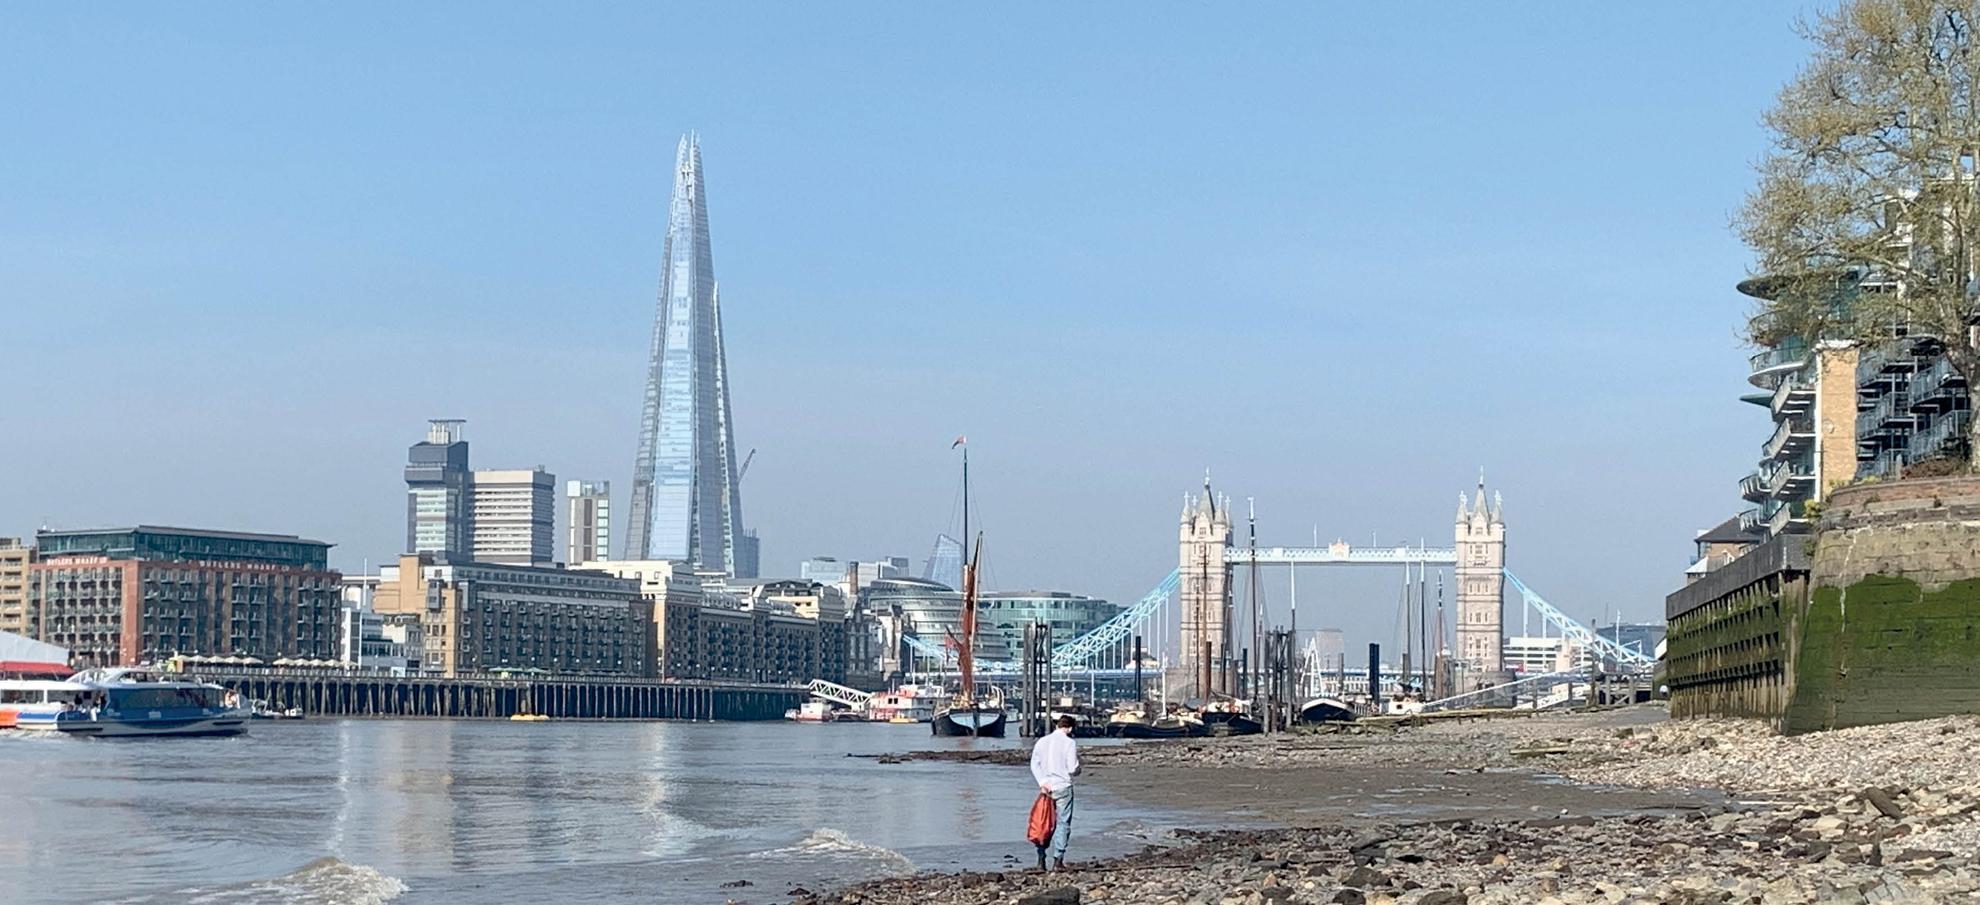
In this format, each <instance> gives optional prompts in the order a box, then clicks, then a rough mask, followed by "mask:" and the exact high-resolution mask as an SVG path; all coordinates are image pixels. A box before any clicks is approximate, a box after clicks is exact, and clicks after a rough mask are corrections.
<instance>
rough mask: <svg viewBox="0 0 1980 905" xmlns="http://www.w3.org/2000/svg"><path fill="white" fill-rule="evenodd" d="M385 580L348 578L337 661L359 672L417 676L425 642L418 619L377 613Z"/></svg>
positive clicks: (342, 595)
mask: <svg viewBox="0 0 1980 905" xmlns="http://www.w3.org/2000/svg"><path fill="white" fill-rule="evenodd" d="M382 581H383V579H382V577H381V576H378V575H346V576H344V578H343V581H342V583H341V586H340V588H339V590H340V600H339V602H338V613H339V615H338V629H337V660H338V662H341V663H344V664H346V665H348V666H350V667H354V668H356V669H360V670H377V671H382V672H389V673H391V674H393V675H417V674H419V672H420V671H421V669H420V667H421V658H422V657H424V656H425V643H424V641H423V639H422V638H421V635H420V625H419V617H418V616H416V615H407V614H403V613H395V614H391V615H386V614H383V613H380V612H378V610H377V607H376V606H375V605H374V601H375V600H376V598H377V596H378V586H379V585H380V584H381V583H382Z"/></svg>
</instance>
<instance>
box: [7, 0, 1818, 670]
mask: <svg viewBox="0 0 1980 905" xmlns="http://www.w3.org/2000/svg"><path fill="white" fill-rule="evenodd" d="M1809 11H1810V8H1809V7H1808V6H1807V5H1806V4H1801V3H1761V2H1755V3H1739V4H1727V3H1716V2H1689V3H1670V4H1629V5H1625V4H1574V3H1536V4H1518V5H1513V6H1506V5H1500V4H1471V5H1457V4H1443V5H1437V6H1434V7H1416V6H1409V5H1397V4H1358V5H1355V4H1297V5H1270V4H1265V5H1257V6H1243V7H1230V6H1212V5H1204V4H1147V5H1139V6H1135V7H1132V8H1127V7H1113V8H1102V7H1075V8H1065V7H1062V6H1058V5H1045V4H1014V5H998V6H996V7H994V8H993V7H983V8H975V9H972V8H962V7H953V6H910V5H894V6H876V7H869V8H855V7H848V6H844V5H819V4H705V5H702V6H698V7H690V6H685V5H661V4H645V3H626V4H594V5H587V6H584V7H582V8H579V9H576V10H566V9H559V8H550V7H541V6H536V5H524V4H464V3H463V4H444V3H432V4H414V5H406V4H382V3H381V4H360V3H352V4H337V5H332V6H302V5H294V6H246V7H223V6H220V5H204V6H195V7H177V8H169V9H168V8H163V7H158V8H147V7H120V8H110V7H75V6H61V5H56V6H40V7H25V6H13V7H8V8H6V9H4V10H0V83H4V84H5V85H6V86H7V89H6V91H5V94H6V97H7V103H6V104H5V105H0V124H4V130H5V134H6V135H7V136H8V139H9V140H6V141H0V199H4V200H0V386H5V387H7V388H8V390H9V392H6V393H5V394H4V395H0V398H3V399H5V401H4V402H0V474H5V475H6V476H7V477H6V480H4V481H0V535H12V534H32V532H33V531H34V530H35V529H36V528H37V527H39V526H43V525H48V526H54V527H66V528H76V527H92V526H102V525H112V524H134V523H146V524H171V525H188V526H199V527H211V528H224V529H231V530H254V531H273V532H281V533H295V534H302V535H305V536H308V537H314V538H319V539H322V540H326V541H331V542H334V543H335V544H336V545H337V546H336V547H335V548H334V550H333V557H332V558H333V563H335V564H336V565H338V566H340V567H342V568H344V569H345V570H347V571H358V570H361V569H363V568H366V567H367V566H370V567H375V565H376V564H377V563H378V562H379V561H381V560H386V559H390V558H391V557H394V556H395V555H396V554H397V553H398V552H399V548H400V547H401V546H402V545H403V543H404V533H405V525H404V517H405V498H404V494H405V488H404V484H403V482H402V480H401V473H400V472H401V469H402V468H403V466H404V461H405V454H406V447H407V445H408V444H410V443H413V442H415V441H417V440H419V439H420V438H421V436H422V435H423V433H424V430H425V419H427V418H431V417H453V418H465V419H467V422H468V424H467V435H468V438H469V440H470V442H471V444H472V452H473V458H474V463H475V465H476V466H477V467H484V468H515V467H523V468H526V467H530V466H534V465H542V466H545V467H546V468H548V469H549V470H551V471H552V472H555V473H556V474H557V475H558V476H559V478H560V479H569V478H584V479H592V480H610V481H611V482H612V484H613V488H614V491H615V495H616V497H617V499H616V500H615V503H616V504H617V505H618V506H620V507H621V508H620V511H621V512H623V511H624V508H623V507H624V505H625V498H626V496H627V494H628V492H629V490H630V487H631V470H632V459H633V454H634V451H635V446H636V436H635V434H636V430H637V427H638V420H639V403H640V395H641V390H642V386H643V382H644V379H645V353H646V339H647V334H648V331H649V329H650V325H651V322H652V317H653V314H654V311H653V307H654V299H655V294H656V290H657V283H658V268H659V259H660V254H661V244H662V241H663V239H664V233H665V226H666V208H667V198H668V193H669V191H670V189H671V180H672V165H673V160H674V151H675V146H676V142H677V141H678V140H679V137H680V136H681V134H682V133H684V132H687V131H689V130H695V131H697V132H698V133H699V134H700V136H701V142H702V152H703V159H704V163H705V171H706V178H707V185H708V199H709V202H708V203H709V208H710V214H709V220H710V232H711V235H712V238H713V248H714V260H715V272H716V275H717V278H718V279H719V281H720V284H721V287H722V300H723V323H724V327H725V329H726V330H727V339H726V347H727V350H728V355H729V368H730V377H731V381H732V397H733V406H734V413H735V414H734V417H735V422H736V439H737V444H738V446H739V448H741V449H743V450H748V449H755V450H757V454H756V459H755V462H754V464H753V465H752V467H751V469H750V471H749V473H748V476H747V480H746V481H745V482H744V484H743V497H744V503H745V510H744V511H745V517H746V519H747V521H748V522H749V524H750V525H751V526H752V527H754V528H756V529H757V530H758V531H759V532H760V534H761V535H762V538H763V561H764V571H765V572H766V573H767V574H769V575H794V574H795V573H796V572H797V570H798V564H799V563H800V562H801V561H802V560H804V559H805V558H808V557H811V556H814V555H828V556H836V557H838V558H840V559H862V560H870V559H874V558H878V557H881V556H889V555H899V556H907V557H910V558H912V559H914V560H915V565H916V568H917V569H918V568H919V567H920V562H921V560H922V559H923V558H924V557H926V556H927V553H928V550H929V547H930V545H931V543H932V540H933V538H934V536H935V534H936V533H937V532H939V531H943V530H948V531H950V532H952V533H953V532H955V530H956V520H957V513H956V488H957V484H958V482H957V473H956V470H957V462H956V458H955V454H954V453H952V452H951V451H950V450H949V445H950V441H952V440H953V439H954V438H955V437H956V436H957V435H958V434H967V435H968V436H969V438H970V450H971V468H972V478H973V487H974V492H973V496H972V509H973V515H974V516H975V518H974V519H973V521H974V522H975V526H976V527H980V528H982V529H983V530H984V532H985V552H986V556H985V564H986V566H985V567H986V571H987V577H988V583H989V585H990V586H992V587H997V588H1010V589H1015V588H1021V587H1023V588H1057V589H1066V590H1073V591H1079V592H1084V593H1089V594H1093V595H1096V596H1102V597H1106V598H1108V599H1111V600H1116V601H1121V602H1127V601H1131V600H1133V599H1135V598H1138V597H1140V596H1141V595H1142V594H1143V593H1145V592H1146V591H1147V590H1148V589H1149V588H1150V587H1152V586H1153V585H1155V583H1156V582H1158V581H1159V580H1160V579H1161V578H1162V577H1163V576H1164V575H1165V574H1166V573H1167V572H1168V571H1169V570H1170V569H1172V568H1174V566H1175V563H1176V558H1177V547H1176V534H1175V531H1176V525H1177V521H1176V520H1177V516H1178V514H1179V512H1180V506H1181V502H1182V495H1183V494H1184V493H1185V492H1188V491H1191V490H1192V489H1195V488H1198V487H1200V485H1201V484H1202V482H1203V477H1204V472H1205V469H1206V468H1208V469H1209V470H1210V475H1211V478H1212V480H1213V482H1214V486H1215V488H1216V490H1217V492H1219V493H1227V494H1230V495H1231V496H1232V497H1234V498H1235V500H1236V501H1237V502H1236V505H1237V506H1238V507H1239V509H1240V510H1242V509H1243V507H1244V506H1245V505H1246V504H1245V500H1247V499H1250V500H1252V501H1253V504H1254V505H1255V507H1256V512H1257V526H1258V527H1257V530H1258V537H1259V540H1260V542H1261V543H1265V544H1275V543H1301V542H1311V541H1312V540H1313V539H1314V538H1315V537H1317V538H1318V539H1319V540H1320V541H1321V542H1322V543H1325V542H1329V541H1332V540H1335V539H1337V538H1339V539H1346V540H1348V541H1350V542H1353V543H1367V542H1370V541H1374V542H1377V543H1382V544H1393V543H1395V542H1398V541H1404V540H1407V541H1411V542H1416V541H1419V540H1421V541H1426V542H1428V543H1430V544H1431V545H1433V546H1435V545H1440V544H1441V545H1448V544H1449V543H1450V540H1451V530H1452V527H1451V526H1452V520H1453V516H1454V513H1455V511H1456V509H1455V507H1456V503H1457V495H1458V493H1459V492H1460V491H1466V490H1470V489H1471V488H1472V486H1473V485H1474V484H1475V482H1476V481H1477V475H1478V471H1479V469H1480V468H1481V467H1482V468H1483V469H1484V471H1485V475H1486V478H1487V480H1488V481H1489V483H1490V486H1491V488H1492V489H1493V490H1495V491H1498V492H1501V493H1503V495H1504V500H1505V512H1506V522H1507V525H1508V528H1507V532H1508V537H1509V540H1508V553H1507V558H1508V565H1509V566H1510V568H1511V569H1512V571H1514V572H1515V573H1517V574H1519V575H1520V577H1521V578H1522V579H1524V580H1525V581H1526V583H1527V584H1529V585H1531V586H1532V587H1533V588H1535V589H1536V590H1538V591H1539V592H1540V593H1542V594H1544V595H1546V596H1547V598H1548V599H1549V600H1550V601H1552V602H1553V603H1554V604H1555V605H1557V606H1559V607H1561V608H1562V609H1563V610H1566V611H1567V612H1569V613H1570V614H1571V615H1574V616H1576V617H1577V618H1582V619H1584V621H1587V620H1593V619H1596V618H1600V619H1601V620H1602V621H1608V620H1610V619H1612V618H1614V616H1613V614H1616V613H1620V614H1621V616H1622V617H1623V618H1624V619H1631V620H1634V619H1654V618H1660V617H1661V613H1662V599H1663V595H1664V594H1666V593H1668V592H1669V591H1671V590H1673V589H1674V588H1676V587H1677V586H1678V585H1679V584H1681V581H1682V576H1681V572H1682V570H1683V569H1684V567H1685V566H1686V565H1687V563H1688V562H1689V557H1690V552H1691V544H1690V539H1691V537H1692V536H1693V535H1694V534H1695V533H1696V532H1697V531H1698V530H1700V529H1703V528H1707V527H1710V526H1711V525H1713V524H1716V523H1717V522H1719V521H1721V520H1723V519H1725V518H1727V517H1729V516H1731V515H1732V514H1733V513H1735V512H1736V511H1737V510H1738V509H1739V508H1741V506H1742V505H1743V504H1742V503H1741V502H1740V500H1739V499H1738V490H1737V486H1736V485H1737V482H1738V480H1739V478H1740V477H1741V476H1742V475H1744V474H1746V473H1747V472H1749V471H1751V470H1752V469H1753V465H1754V460H1755V459H1756V458H1757V455H1758V449H1759V446H1760V444H1761V443H1762V442H1764V441H1765V440H1766V439H1767V435H1768V428H1769V424H1768V422H1767V417H1766V414H1765V412H1764V411H1762V410H1760V409H1758V408H1755V407H1753V406H1750V405H1746V404H1744V403H1741V402H1739V401H1738V399H1737V397H1738V396H1739V395H1740V393H1741V391H1742V390H1743V389H1745V388H1746V384H1745V382H1744V377H1745V373H1746V356H1747V354H1748V350H1746V349H1745V348H1743V347H1742V344H1741V341H1740V339H1739V328H1740V324H1741V321H1742V318H1743V316H1744V315H1745V313H1746V312H1747V310H1748V306H1747V304H1746V302H1745V300H1743V299H1742V297H1741V296H1739V295H1738V294H1737V293H1736V292H1734V291H1733V288H1732V287H1733V284H1734V283H1735V282H1737V281H1738V280H1739V279H1741V278H1742V277H1743V276H1745V275H1746V273H1747V268H1748V266H1749V263H1750V260H1751V259H1750V256H1749V254H1748V252H1747V251H1746V250H1745V249H1744V248H1743V247H1742V246H1741V245H1740V243H1739V242H1738V240H1737V238H1736V237H1735V236H1733V235H1732V233H1731V232H1730V230H1729V228H1728V222H1729V219H1730V217H1731V214H1732V213H1733V211H1734V210H1735V209H1736V207H1737V206H1738V204H1739V203H1740V200H1741V198H1742V196H1743V194H1744V192H1745V191H1746V190H1747V188H1748V186H1749V185H1750V184H1751V183H1752V180H1753V171H1752V163H1753V162H1754V161H1755V160H1756V159H1757V158H1758V157H1759V155H1760V154H1761V152H1762V151H1763V150H1764V148H1765V146H1766V144H1765V143H1766V136H1765V134H1764V132H1763V131H1762V129H1761V127H1760V125H1759V119H1760V116H1761V114H1762V112H1763V111H1764V110H1765V109H1766V108H1767V106H1768V105H1769V104H1770V103H1771V101H1772V99H1773V97H1774V94H1775V92H1776V91H1777V90H1778V88H1779V86H1780V85H1781V84H1782V83H1783V82H1785V81H1786V80H1787V79H1788V78H1790V77H1791V76H1792V75H1793V74H1794V72H1795V71H1796V69H1797V68H1798V67H1799V66H1800V65H1801V63H1802V61H1803V60H1804V59H1805V57H1806V55H1807V52H1808V48H1807V46H1806V45H1805V44H1804V43H1803V42H1802V41H1801V40H1800V39H1799V38H1798V37H1797V36H1796V34H1795V31H1794V23H1795V21H1796V19H1797V18H1798V17H1799V16H1802V15H1804V14H1806V13H1807V12H1809ZM559 518H560V519H561V518H562V513H561V512H560V513H559ZM1240 530H1242V529H1240ZM559 540H560V544H559V550H560V555H561V540H562V538H561V526H560V538H559ZM1399 580H1400V575H1399V574H1397V573H1393V572H1386V571H1380V570H1377V571H1355V570H1347V571H1343V570H1339V569H1335V570H1332V571H1327V572H1321V571H1318V570H1308V571H1306V572H1303V573H1302V574H1301V576H1300V581H1299V597H1298V605H1299V609H1300V624H1301V626H1302V627H1314V626H1318V625H1322V624H1328V625H1338V626H1341V627H1343V628H1345V629H1346V630H1347V631H1348V633H1349V637H1350V642H1351V643H1356V644H1358V643H1361V642H1363V641H1366V640H1385V639H1386V638H1387V636H1388V634H1390V633H1392V632H1393V626H1394V623H1395V613H1396V603H1397V591H1396V586H1397V584H1398V582H1399ZM1284 584H1285V576H1284V575H1283V573H1279V574H1276V575H1272V576H1270V577H1268V579H1267V582H1266V583H1264V584H1263V585H1262V592H1263V594H1264V597H1265V599H1266V601H1267V606H1268V608H1269V609H1270V611H1271V612H1273V613H1275V614H1278V613H1282V612H1283V611H1284V610H1285V609H1286V608H1287V604H1288V603H1289V600H1288V597H1289V594H1288V593H1287V589H1286V588H1285V587H1284ZM1275 618H1276V617H1275ZM1507 621H1508V626H1509V629H1510V630H1512V631H1517V630H1519V628H1520V625H1521V614H1520V608H1519V606H1518V603H1517V600H1514V601H1512V602H1510V603H1509V604H1508V606H1507ZM1536 624H1537V622H1536ZM1536 631H1537V629H1536Z"/></svg>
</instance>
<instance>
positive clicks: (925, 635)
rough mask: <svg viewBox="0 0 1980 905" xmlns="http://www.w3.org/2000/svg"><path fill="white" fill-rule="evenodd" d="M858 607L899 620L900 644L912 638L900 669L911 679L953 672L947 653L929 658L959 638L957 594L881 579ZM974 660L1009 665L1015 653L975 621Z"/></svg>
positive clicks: (928, 584)
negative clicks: (1007, 661) (912, 640)
mask: <svg viewBox="0 0 1980 905" xmlns="http://www.w3.org/2000/svg"><path fill="white" fill-rule="evenodd" d="M861 594H862V602H863V603H864V604H865V605H866V608H867V609H868V610H870V611H872V612H874V613H883V614H890V615H892V616H894V617H895V618H898V619H899V620H900V630H899V631H900V635H901V637H902V640H905V638H906V637H910V636H911V637H913V638H914V639H915V640H917V641H919V642H920V644H919V645H912V644H910V645H909V647H908V650H907V653H906V654H904V656H905V657H906V659H907V662H906V663H904V664H903V668H904V669H906V670H908V671H911V672H917V673H934V672H939V671H941V670H944V669H954V668H955V655H954V652H953V651H949V652H947V653H944V654H936V653H932V652H930V650H929V649H930V648H937V649H940V648H943V646H944V643H945V641H946V640H947V639H949V638H952V637H955V636H958V635H960V634H961V633H962V592H961V591H957V590H955V589H953V588H950V587H948V586H946V585H943V584H941V583H938V582H933V581H928V580H927V579H922V578H905V577H902V578H883V579H881V580H879V581H876V582H874V583H873V584H871V585H868V586H867V587H866V588H865V589H864V590H863V591H862V592H861ZM975 647H976V656H977V658H978V659H982V660H1010V659H1015V657H1016V649H1014V648H1012V647H1011V646H1010V644H1009V642H1007V641H1006V640H1005V637H1004V633H1003V632H1002V631H999V630H997V629H994V628H992V627H991V625H990V623H989V620H987V619H983V618H981V614H979V618H978V619H977V621H976V645H975Z"/></svg>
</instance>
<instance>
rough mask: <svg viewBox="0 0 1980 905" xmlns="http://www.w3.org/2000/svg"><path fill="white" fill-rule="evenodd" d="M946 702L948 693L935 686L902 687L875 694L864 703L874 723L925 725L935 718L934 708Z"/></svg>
mask: <svg viewBox="0 0 1980 905" xmlns="http://www.w3.org/2000/svg"><path fill="white" fill-rule="evenodd" d="M946 700H948V693H947V692H945V691H943V690H942V689H941V687H939V686H935V685H902V686H900V687H899V688H896V689H894V690H892V691H884V692H877V693H875V694H874V695H873V697H872V699H871V700H868V701H867V702H866V712H867V714H868V715H870V716H871V718H872V719H873V720H875V721H876V722H887V723H926V722H928V721H929V720H932V719H934V718H935V708H936V706H937V705H938V704H940V703H941V702H943V701H946Z"/></svg>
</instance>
